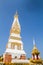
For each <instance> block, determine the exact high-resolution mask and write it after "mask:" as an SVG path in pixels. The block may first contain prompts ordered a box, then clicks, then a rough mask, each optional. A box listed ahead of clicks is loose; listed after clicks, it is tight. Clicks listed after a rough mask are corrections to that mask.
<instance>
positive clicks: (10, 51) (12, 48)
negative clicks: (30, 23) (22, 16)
mask: <svg viewBox="0 0 43 65" xmlns="http://www.w3.org/2000/svg"><path fill="white" fill-rule="evenodd" d="M20 32H21V28H20V24H19V20H18V14H17V12H16V14H15V16H14V21H13V24H12V27H11V30H10V36H9V40H8V44H7V48H6V51H5V53H4V55H3V57H4V62H9V61H10V60H9V59H8V57H10V56H8V55H11V62H12V63H14V62H28V60H26V53H25V51H24V49H23V42H22V40H21V36H20ZM6 55H7V56H6ZM5 56H6V57H5ZM8 60H9V61H8ZM17 60H18V61H17Z"/></svg>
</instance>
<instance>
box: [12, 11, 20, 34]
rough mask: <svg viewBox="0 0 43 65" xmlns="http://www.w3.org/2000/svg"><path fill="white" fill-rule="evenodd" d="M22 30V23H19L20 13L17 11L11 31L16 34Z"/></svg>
mask: <svg viewBox="0 0 43 65" xmlns="http://www.w3.org/2000/svg"><path fill="white" fill-rule="evenodd" d="M20 31H21V28H20V23H19V20H18V13H17V11H16V14H15V16H14V21H13V24H12V29H11V33H12V32H13V33H16V34H20Z"/></svg>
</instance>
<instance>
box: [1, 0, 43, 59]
mask: <svg viewBox="0 0 43 65" xmlns="http://www.w3.org/2000/svg"><path fill="white" fill-rule="evenodd" d="M16 10H17V11H18V15H19V21H20V25H21V37H22V41H23V43H24V50H25V51H26V53H27V57H29V58H30V57H31V51H32V48H33V38H34V39H35V41H36V46H37V48H38V50H39V51H40V53H41V54H40V56H41V58H43V51H42V49H43V0H0V55H1V54H3V53H4V51H5V49H6V44H7V43H8V38H9V35H10V29H11V26H12V23H13V19H14V14H15V13H16Z"/></svg>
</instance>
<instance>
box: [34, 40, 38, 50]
mask: <svg viewBox="0 0 43 65" xmlns="http://www.w3.org/2000/svg"><path fill="white" fill-rule="evenodd" d="M33 45H34V47H33V49H37V48H36V43H35V40H34V39H33Z"/></svg>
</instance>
